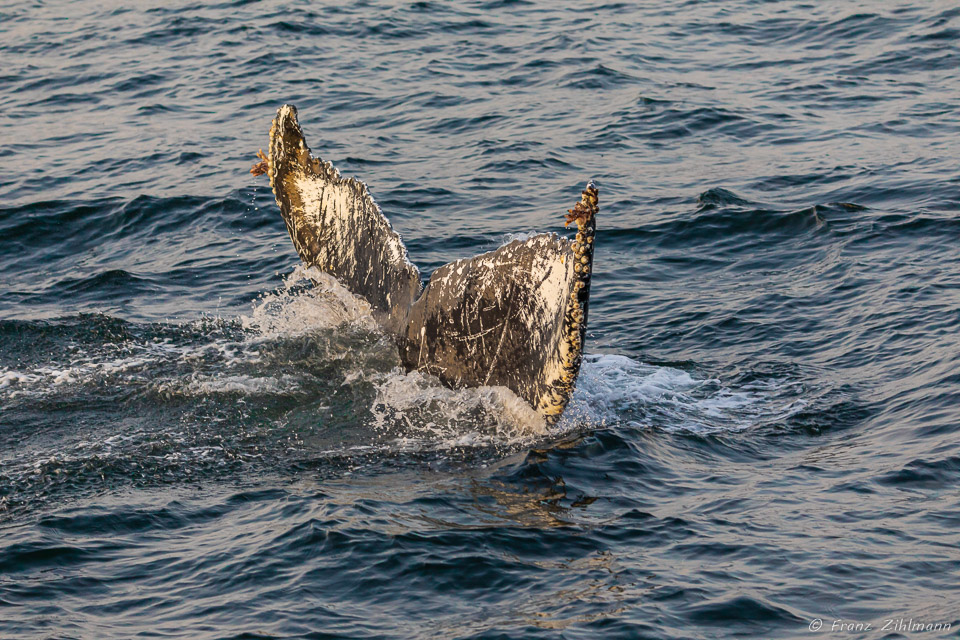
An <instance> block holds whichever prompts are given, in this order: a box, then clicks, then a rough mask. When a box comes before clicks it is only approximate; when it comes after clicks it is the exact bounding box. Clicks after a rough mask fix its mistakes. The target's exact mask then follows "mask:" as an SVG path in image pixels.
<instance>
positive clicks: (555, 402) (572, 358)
mask: <svg viewBox="0 0 960 640" xmlns="http://www.w3.org/2000/svg"><path fill="white" fill-rule="evenodd" d="M599 210H600V207H599V192H598V191H597V186H596V185H595V184H594V183H593V182H590V183H589V184H587V187H586V189H584V190H583V192H582V193H581V194H580V202H578V203H577V204H576V205H575V206H574V207H573V209H570V210H569V211H568V215H567V217H566V223H567V224H568V225H569V224H570V223H571V222H574V223H576V225H577V237H576V238H575V239H574V241H573V244H572V245H571V249H573V260H574V262H573V270H574V273H575V274H576V278H575V279H574V281H573V285H572V287H571V291H570V301H569V304H567V311H566V314H565V315H564V318H563V329H562V331H563V336H562V338H561V339H562V341H563V345H562V346H561V349H560V356H561V367H562V373H561V375H560V377H559V379H558V380H557V382H556V383H554V384H553V385H552V386H551V388H550V390H549V392H548V393H546V394H545V395H544V397H543V398H542V399H541V402H540V407H538V410H539V411H540V413H541V414H542V415H544V416H546V418H547V421H548V422H550V423H553V422H555V421H556V420H558V419H559V418H560V414H561V413H562V412H563V410H564V408H565V407H566V405H567V402H568V401H569V399H570V396H571V395H572V394H573V385H574V382H576V379H577V374H579V372H580V364H581V362H582V361H583V339H584V338H585V337H586V333H587V303H588V301H589V299H590V269H591V267H592V265H593V238H594V234H595V233H596V224H595V222H596V215H597V212H598V211H599Z"/></svg>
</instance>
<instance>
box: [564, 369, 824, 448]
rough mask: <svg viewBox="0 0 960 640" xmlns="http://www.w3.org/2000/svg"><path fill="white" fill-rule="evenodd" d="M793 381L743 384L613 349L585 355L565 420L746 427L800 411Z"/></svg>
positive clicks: (709, 429)
mask: <svg viewBox="0 0 960 640" xmlns="http://www.w3.org/2000/svg"><path fill="white" fill-rule="evenodd" d="M789 386H790V383H788V382H786V381H781V380H768V381H766V382H764V383H753V384H751V385H748V386H746V387H743V388H740V389H730V388H727V387H724V386H723V385H722V384H721V382H720V381H719V380H716V379H711V378H697V377H695V376H693V375H691V374H690V373H688V372H687V371H683V370H681V369H676V368H673V367H662V366H654V365H648V364H644V363H641V362H637V361H636V360H633V359H631V358H628V357H626V356H620V355H612V354H596V355H587V356H586V357H585V359H584V363H583V367H582V368H581V372H580V379H579V380H578V382H577V390H576V392H575V393H574V396H573V399H572V402H571V405H570V407H569V408H568V410H567V415H565V417H564V420H565V421H566V420H580V421H586V422H593V423H598V424H603V423H606V422H611V421H624V420H626V421H628V422H633V423H635V424H636V425H638V426H646V427H652V428H657V429H662V430H665V431H689V432H695V433H715V432H721V431H742V430H744V429H750V428H753V427H757V426H761V425H763V424H769V423H773V422H776V421H780V420H783V419H785V418H787V417H789V416H790V415H792V414H794V413H796V412H798V411H800V410H801V409H802V408H803V406H804V405H805V403H804V401H803V400H802V399H793V400H783V399H780V397H781V395H782V394H783V392H784V391H785V390H787V387H789Z"/></svg>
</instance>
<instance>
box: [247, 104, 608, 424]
mask: <svg viewBox="0 0 960 640" xmlns="http://www.w3.org/2000/svg"><path fill="white" fill-rule="evenodd" d="M261 156H262V154H261ZM257 170H259V171H260V172H263V171H264V170H265V172H266V173H267V174H268V175H269V177H270V186H271V187H272V189H273V193H274V196H275V197H276V200H277V204H278V205H279V207H280V212H281V214H282V216H283V220H284V222H285V223H286V225H287V230H288V231H289V233H290V237H291V239H292V240H293V244H294V246H295V247H296V249H297V253H299V255H300V258H301V259H302V260H303V262H304V263H305V264H306V265H307V266H315V267H317V268H319V269H320V270H321V271H324V272H327V273H329V274H331V275H333V276H334V277H336V278H337V279H338V280H339V281H340V282H341V283H342V284H343V285H344V286H345V287H346V288H347V289H349V290H350V291H351V292H353V293H354V294H356V295H359V296H362V297H363V298H365V299H366V300H367V301H368V302H369V303H370V305H371V307H372V308H373V310H374V314H375V316H376V317H377V320H378V322H379V323H380V325H381V326H382V327H383V328H384V330H385V331H386V332H388V333H390V334H391V335H393V336H395V338H396V340H397V344H398V347H399V350H400V357H401V361H402V362H403V363H404V365H405V366H406V368H407V369H408V370H413V369H419V370H422V371H425V372H427V373H431V374H434V375H436V376H437V377H439V378H440V379H441V380H442V381H443V382H445V383H447V384H449V385H452V386H480V385H501V386H505V387H507V388H509V389H510V390H512V391H513V392H514V393H516V394H517V395H518V396H520V397H521V398H523V399H524V400H526V401H527V402H528V403H530V405H531V406H532V407H533V408H534V409H535V410H536V411H537V412H538V413H539V414H540V415H541V416H543V418H544V419H545V421H546V422H547V423H548V424H550V423H553V422H555V421H556V420H557V419H559V417H560V414H561V413H562V412H563V409H564V408H565V407H566V405H567V402H568V401H569V399H570V396H571V394H572V393H573V388H574V384H575V382H576V378H577V374H578V373H579V370H580V363H581V360H582V354H583V341H584V338H585V336H586V325H587V306H588V302H589V297H590V277H591V271H592V266H593V240H594V233H595V217H596V213H597V210H598V192H597V188H596V186H595V185H594V184H593V183H592V182H591V183H590V184H588V185H587V187H586V189H585V190H584V191H583V193H582V194H581V200H580V202H578V203H577V204H576V206H574V208H573V209H571V210H570V211H569V215H568V216H567V224H569V223H570V222H575V223H576V225H577V228H578V231H577V236H576V240H575V241H574V242H570V241H569V240H567V239H565V238H562V237H560V236H557V235H555V234H544V235H539V236H535V237H533V238H530V239H529V240H526V241H520V240H514V241H513V242H510V243H508V244H506V245H504V246H502V247H500V248H499V249H497V250H496V251H491V252H489V253H485V254H482V255H479V256H476V257H474V258H469V259H464V260H457V261H456V262H452V263H450V264H447V265H444V266H442V267H440V268H438V269H437V270H436V271H434V272H433V275H432V276H431V278H430V281H429V282H428V284H427V286H426V288H425V289H422V288H421V280H420V272H419V271H418V270H417V268H416V267H415V266H414V265H413V264H411V263H410V261H409V260H408V259H407V250H406V247H405V246H404V245H403V241H402V239H401V238H400V235H399V234H398V233H397V232H396V231H394V230H393V228H392V227H391V225H390V222H389V221H388V220H387V218H386V217H385V216H384V215H383V213H382V212H381V210H380V207H379V206H377V204H376V202H374V200H373V198H372V197H371V196H370V193H369V192H368V190H367V187H366V185H365V184H363V183H362V182H360V181H359V180H356V179H353V178H343V177H341V175H340V172H339V171H337V169H336V168H335V167H333V166H332V165H331V164H330V163H329V162H323V161H322V160H320V159H319V158H316V157H314V156H313V155H311V153H310V149H309V147H307V145H306V141H305V140H304V138H303V132H302V131H301V129H300V125H299V122H298V121H297V110H296V109H295V108H294V107H292V106H290V105H284V106H283V107H281V108H280V109H279V111H278V112H277V117H276V118H275V119H274V121H273V125H272V126H271V128H270V146H269V152H268V154H267V155H266V157H265V158H263V157H261V162H260V163H258V165H256V166H255V167H254V170H252V171H257Z"/></svg>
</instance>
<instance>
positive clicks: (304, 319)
mask: <svg viewBox="0 0 960 640" xmlns="http://www.w3.org/2000/svg"><path fill="white" fill-rule="evenodd" d="M311 283H313V285H314V286H312V287H311V286H310V284H311ZM240 322H241V323H242V325H243V327H244V329H247V330H250V331H254V332H256V333H257V334H258V335H259V336H261V337H267V338H269V337H276V336H291V335H298V334H302V333H305V332H310V331H317V330H318V329H333V328H336V327H339V326H342V325H345V324H346V325H351V326H354V327H357V328H361V329H366V330H369V331H375V330H376V328H377V323H376V321H375V320H374V318H373V314H372V310H371V308H370V305H369V303H367V301H366V300H364V299H363V298H361V297H359V296H356V295H354V294H352V293H351V292H350V291H348V290H347V289H346V288H345V287H344V286H343V285H341V284H340V283H339V282H338V281H337V280H336V279H335V278H333V277H332V276H330V275H329V274H326V273H323V272H322V271H320V270H319V269H317V268H315V267H310V268H306V267H303V266H301V265H297V267H296V268H295V269H294V270H293V272H292V273H291V274H290V275H288V276H287V277H286V278H285V280H284V284H283V287H282V288H281V289H280V290H279V291H277V292H275V293H268V294H265V295H263V296H262V297H261V298H260V300H259V301H258V303H257V304H256V306H254V308H253V311H252V312H251V313H250V315H247V316H241V317H240Z"/></svg>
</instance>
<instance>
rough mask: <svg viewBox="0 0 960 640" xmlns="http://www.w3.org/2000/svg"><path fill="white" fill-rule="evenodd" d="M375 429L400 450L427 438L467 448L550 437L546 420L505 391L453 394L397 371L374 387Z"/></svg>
mask: <svg viewBox="0 0 960 640" xmlns="http://www.w3.org/2000/svg"><path fill="white" fill-rule="evenodd" d="M376 390H377V396H376V399H375V401H374V405H373V407H372V413H373V416H374V427H375V428H376V429H377V430H378V431H380V432H382V433H384V434H387V435H391V436H394V437H396V439H397V442H398V443H399V444H400V445H414V444H415V443H417V442H419V441H422V440H424V439H428V440H432V441H434V442H446V443H447V444H448V445H449V446H466V445H478V444H482V443H490V442H493V441H501V442H502V441H519V440H523V439H529V438H531V437H533V436H541V435H543V434H544V433H545V432H546V427H545V424H544V421H543V418H542V417H540V415H539V414H538V413H537V412H535V411H534V410H533V409H532V408H531V407H530V405H529V404H527V403H526V402H525V401H523V400H521V399H520V398H519V397H517V395H516V394H515V393H513V392H512V391H510V390H509V389H507V388H506V387H476V388H463V389H450V388H448V387H445V386H443V385H442V384H441V383H440V381H439V380H437V379H436V378H435V377H433V376H428V375H424V374H423V373H420V372H418V371H412V372H410V373H402V372H400V371H399V370H397V371H394V372H391V373H390V374H388V375H386V376H385V377H384V378H383V379H382V381H380V382H379V384H377V385H376Z"/></svg>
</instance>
